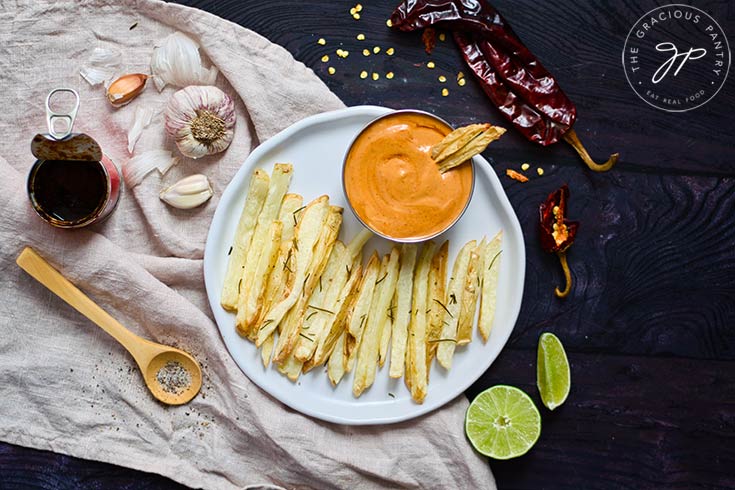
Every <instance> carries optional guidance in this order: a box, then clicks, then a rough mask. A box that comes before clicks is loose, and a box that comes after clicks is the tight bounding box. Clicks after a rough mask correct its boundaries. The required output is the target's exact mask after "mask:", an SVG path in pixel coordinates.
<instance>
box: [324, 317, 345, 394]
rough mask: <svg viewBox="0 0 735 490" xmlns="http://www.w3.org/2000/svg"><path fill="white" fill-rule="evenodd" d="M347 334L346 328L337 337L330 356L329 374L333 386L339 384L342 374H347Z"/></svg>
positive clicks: (328, 363)
mask: <svg viewBox="0 0 735 490" xmlns="http://www.w3.org/2000/svg"><path fill="white" fill-rule="evenodd" d="M346 335H347V331H346V330H345V331H343V332H342V334H341V335H340V336H339V337H338V338H337V341H336V343H335V344H334V349H333V350H332V354H331V355H330V356H329V361H327V376H329V381H331V383H332V386H337V385H338V384H339V382H340V380H341V379H342V376H344V375H345V362H344V350H345V336H346Z"/></svg>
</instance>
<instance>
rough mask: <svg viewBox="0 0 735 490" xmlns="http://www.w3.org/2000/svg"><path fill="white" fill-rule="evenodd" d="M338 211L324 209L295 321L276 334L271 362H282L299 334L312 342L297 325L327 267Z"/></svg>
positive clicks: (338, 221) (336, 208)
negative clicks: (325, 211) (276, 340)
mask: <svg viewBox="0 0 735 490" xmlns="http://www.w3.org/2000/svg"><path fill="white" fill-rule="evenodd" d="M342 212H343V209H342V208H341V207H339V206H330V207H329V209H328V211H327V216H326V218H325V220H324V224H323V226H322V230H321V233H320V236H319V239H318V240H317V243H316V245H315V248H314V253H313V254H312V259H311V263H310V265H309V268H308V272H307V275H306V277H305V278H304V286H303V290H302V294H301V296H300V297H299V298H298V300H297V303H296V305H295V308H296V309H295V310H294V312H295V315H296V318H297V321H295V322H293V323H291V324H290V327H291V328H289V329H288V330H286V329H284V330H283V331H282V332H281V334H280V335H279V336H278V343H277V344H276V350H275V352H274V354H273V360H274V361H275V362H278V363H280V362H283V361H284V360H285V359H286V358H287V357H289V356H291V354H292V352H293V350H294V349H295V348H296V343H297V342H298V341H299V337H301V338H306V339H308V340H309V341H312V342H313V341H314V338H313V336H312V335H311V334H305V333H303V332H301V326H302V325H303V320H304V314H305V312H306V308H307V307H308V305H309V300H310V299H311V295H312V293H313V292H314V290H315V289H316V288H317V287H318V285H319V280H320V279H321V276H322V274H323V273H324V269H325V268H326V267H327V262H328V261H329V255H330V254H331V252H332V248H333V247H334V244H335V242H336V241H337V235H339V229H340V227H341V226H342ZM300 246H301V244H300V243H299V237H298V235H297V236H296V237H295V238H294V247H300Z"/></svg>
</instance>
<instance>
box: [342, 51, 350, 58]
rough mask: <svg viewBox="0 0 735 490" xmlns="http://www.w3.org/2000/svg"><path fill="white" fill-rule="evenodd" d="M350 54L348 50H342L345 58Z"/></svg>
mask: <svg viewBox="0 0 735 490" xmlns="http://www.w3.org/2000/svg"><path fill="white" fill-rule="evenodd" d="M349 55H350V52H349V51H342V57H343V58H347V57H348V56H349Z"/></svg>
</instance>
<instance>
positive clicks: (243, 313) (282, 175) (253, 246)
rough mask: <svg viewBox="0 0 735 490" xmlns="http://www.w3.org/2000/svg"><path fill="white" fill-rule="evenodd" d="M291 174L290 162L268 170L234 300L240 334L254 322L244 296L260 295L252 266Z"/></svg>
mask: <svg viewBox="0 0 735 490" xmlns="http://www.w3.org/2000/svg"><path fill="white" fill-rule="evenodd" d="M291 177H293V165H291V164H290V163H277V164H275V166H274V167H273V173H272V174H271V182H270V186H269V188H268V195H267V196H266V198H265V203H264V204H263V209H262V210H261V211H260V214H259V215H258V223H257V225H256V226H255V231H253V238H252V240H251V242H250V247H249V248H248V251H247V256H246V257H245V268H244V269H243V275H242V287H241V288H240V295H239V297H238V301H237V319H236V325H237V331H238V332H239V333H240V335H246V336H250V332H251V329H252V328H253V327H254V326H255V321H256V320H257V311H256V309H255V308H254V305H253V303H252V302H251V301H248V298H252V297H256V298H257V297H260V295H261V291H254V292H252V293H251V291H250V290H251V289H252V288H253V287H254V285H253V282H254V280H255V268H256V266H257V264H258V260H259V259H260V254H261V251H262V250H263V247H264V244H265V241H266V239H267V236H268V232H269V230H270V226H271V223H273V221H275V220H276V218H277V217H278V211H279V210H280V209H281V203H282V202H283V196H284V195H285V194H286V191H288V186H289V185H290V184H291ZM258 284H259V285H260V286H261V287H265V285H264V284H263V281H258Z"/></svg>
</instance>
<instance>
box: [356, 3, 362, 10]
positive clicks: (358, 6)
mask: <svg viewBox="0 0 735 490" xmlns="http://www.w3.org/2000/svg"><path fill="white" fill-rule="evenodd" d="M355 12H362V5H360V4H359V3H358V4H357V5H355Z"/></svg>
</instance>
